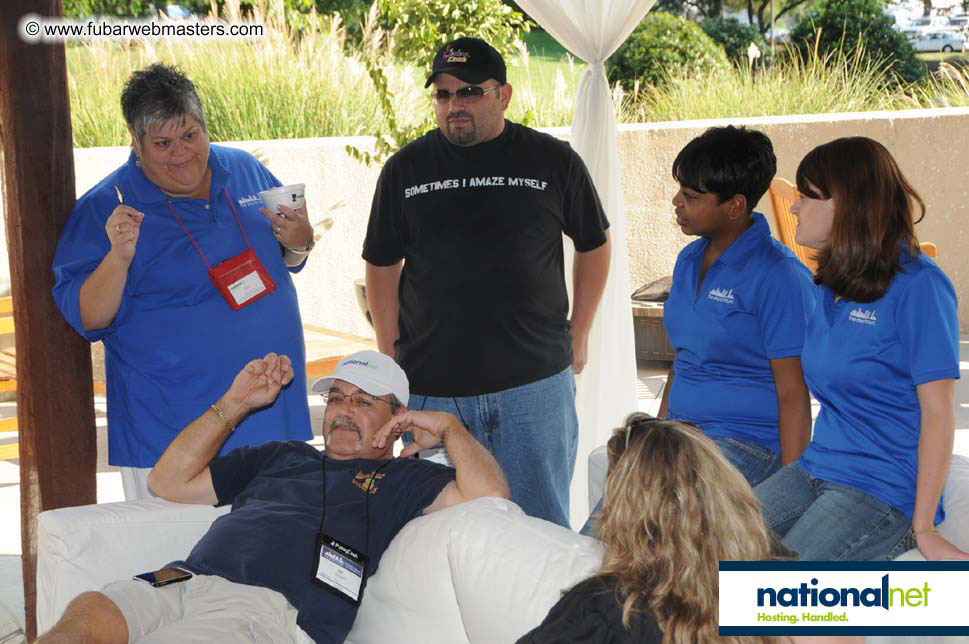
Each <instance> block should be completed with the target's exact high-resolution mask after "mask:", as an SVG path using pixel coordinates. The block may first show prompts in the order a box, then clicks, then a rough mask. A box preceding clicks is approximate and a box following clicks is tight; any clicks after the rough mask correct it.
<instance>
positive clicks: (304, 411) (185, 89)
mask: <svg viewBox="0 0 969 644" xmlns="http://www.w3.org/2000/svg"><path fill="white" fill-rule="evenodd" d="M121 106H122V111H123V113H124V118H125V121H126V123H127V126H128V130H129V132H130V133H131V148H132V151H131V154H130V156H129V158H128V161H127V162H126V163H125V164H124V165H122V166H121V167H120V168H118V169H116V170H115V171H114V172H112V173H111V174H109V175H108V176H107V177H105V178H104V179H103V180H102V181H101V182H100V183H99V184H98V185H96V186H95V187H94V188H92V189H91V190H89V191H88V192H87V193H86V194H84V195H83V196H82V197H81V198H80V199H78V201H77V203H76V204H75V206H74V210H73V211H72V212H71V216H70V218H69V220H68V222H67V226H66V227H65V229H64V232H63V234H62V235H61V239H60V242H59V244H58V247H57V254H56V256H55V259H54V277H55V280H56V282H55V285H54V291H53V292H54V299H55V300H56V302H57V306H58V308H59V309H60V310H61V312H62V313H63V315H64V317H65V318H66V319H67V321H68V322H69V323H70V324H71V325H72V326H73V327H74V328H75V329H76V330H77V332H78V333H80V334H81V335H82V336H83V337H84V338H85V339H87V340H89V341H91V342H95V341H97V340H103V342H104V347H105V370H106V375H107V389H108V391H107V396H108V426H109V430H108V447H109V462H110V463H111V464H113V465H120V466H122V479H123V482H124V487H125V495H126V497H128V498H137V497H142V496H146V495H147V493H148V491H147V487H146V479H147V471H148V468H150V467H152V466H153V465H154V464H155V461H157V460H158V457H159V456H161V454H162V452H163V451H164V450H165V448H166V447H167V446H168V444H169V442H171V440H172V439H173V438H174V437H175V435H176V434H177V433H178V431H179V429H180V428H181V427H183V426H185V425H187V424H189V423H190V422H191V421H192V420H194V419H195V418H197V417H199V416H200V415H201V414H203V413H206V412H208V413H219V415H220V416H221V415H222V414H221V411H220V410H218V409H216V408H212V407H211V405H212V403H213V402H214V401H215V400H217V399H218V397H219V396H220V395H221V393H222V392H223V391H225V389H226V388H227V387H228V385H229V383H231V382H232V378H233V376H234V374H235V373H236V372H238V370H239V367H240V365H241V364H242V363H240V358H239V356H242V355H244V356H249V355H254V354H258V355H263V354H266V353H269V352H276V353H279V354H286V355H289V356H290V358H291V359H292V362H293V370H294V372H295V373H296V378H295V379H294V381H293V383H292V384H291V385H290V386H288V387H287V388H286V390H285V391H283V393H282V394H281V395H280V398H279V400H278V401H277V402H276V403H275V404H274V405H272V406H271V407H269V408H266V409H263V410H260V411H258V412H257V413H255V414H253V415H252V416H250V417H249V418H247V419H246V420H245V421H244V422H243V423H242V424H241V425H240V426H239V427H238V428H237V431H236V432H235V433H234V434H233V436H232V437H231V438H230V439H229V440H228V441H227V442H226V445H225V447H224V450H231V449H233V448H235V447H238V446H240V445H249V444H259V443H262V442H265V441H267V440H272V439H308V438H310V437H311V436H312V432H311V431H310V426H309V408H308V406H307V399H306V370H305V352H304V348H303V335H302V322H301V321H300V315H299V306H298V302H297V299H296V288H295V286H294V285H293V282H292V279H291V278H290V276H289V273H290V271H292V272H295V271H298V270H300V269H301V268H302V266H303V263H304V262H305V260H306V256H307V254H308V252H309V250H310V248H311V247H312V245H313V229H312V227H311V226H310V223H309V220H308V219H307V216H306V209H305V206H304V207H303V208H301V209H299V210H291V209H288V208H284V209H283V210H282V213H281V214H280V213H271V212H270V211H268V210H266V209H264V208H261V206H262V202H261V200H260V199H259V197H258V196H257V195H258V193H259V192H260V191H262V190H266V189H269V188H272V187H275V186H279V185H281V184H280V182H279V180H278V179H276V177H274V176H273V175H272V173H270V172H269V170H267V169H266V167H265V166H263V165H262V164H261V163H259V162H258V161H257V160H256V159H255V158H254V157H253V156H252V155H251V154H249V153H247V152H243V151H242V150H237V149H233V148H227V147H222V146H215V145H209V135H208V130H207V129H206V125H205V115H204V114H203V112H202V105H201V102H200V101H199V97H198V95H197V93H196V91H195V86H194V85H193V84H192V81H190V80H189V79H188V78H187V77H186V76H185V75H184V74H182V73H181V72H180V71H178V70H177V69H175V68H173V67H169V66H166V65H160V64H156V65H151V66H150V67H148V68H146V69H143V70H140V71H137V72H135V73H133V74H132V75H131V78H129V79H128V82H127V84H126V85H125V88H124V91H123V93H122V96H121ZM243 362H245V360H243Z"/></svg>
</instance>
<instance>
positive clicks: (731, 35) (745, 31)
mask: <svg viewBox="0 0 969 644" xmlns="http://www.w3.org/2000/svg"><path fill="white" fill-rule="evenodd" d="M700 27H701V28H702V29H703V31H705V32H706V34H707V35H708V36H710V37H711V38H713V39H714V40H716V41H717V42H718V43H720V45H721V46H722V47H723V49H724V51H726V52H727V58H729V59H730V60H731V61H732V62H733V63H734V64H738V63H739V64H742V65H747V48H748V47H749V46H750V44H751V43H753V44H755V45H757V49H759V50H760V51H761V54H762V55H766V53H767V52H769V49H768V48H767V43H766V42H764V37H763V36H761V35H760V32H759V31H757V28H756V27H753V26H752V25H748V24H745V23H742V22H740V21H739V20H737V19H736V18H720V17H716V18H706V19H704V20H703V22H701V23H700Z"/></svg>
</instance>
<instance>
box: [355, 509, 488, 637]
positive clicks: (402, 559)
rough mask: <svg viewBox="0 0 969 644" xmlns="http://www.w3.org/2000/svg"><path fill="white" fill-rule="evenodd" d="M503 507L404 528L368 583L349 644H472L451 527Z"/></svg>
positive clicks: (438, 516)
mask: <svg viewBox="0 0 969 644" xmlns="http://www.w3.org/2000/svg"><path fill="white" fill-rule="evenodd" d="M501 503H503V501H501V500H500V499H487V498H486V499H478V500H477V501H472V502H471V503H462V504H460V505H456V506H454V507H451V508H447V509H446V510H441V511H439V512H435V513H433V514H429V515H427V516H423V517H418V518H416V519H413V520H411V522H410V523H408V524H407V525H406V526H404V529H403V530H401V531H400V532H399V533H398V534H397V536H396V537H394V540H393V541H391V542H390V546H389V547H388V548H387V550H386V552H384V554H383V556H382V557H381V559H380V567H379V568H378V569H377V573H376V574H375V575H374V576H373V577H371V578H370V579H369V580H368V581H367V587H366V589H365V590H364V593H363V601H362V602H361V604H360V610H359V611H357V619H356V621H355V622H354V623H353V629H352V630H351V631H350V634H349V635H348V636H347V640H346V641H347V644H387V643H388V642H400V643H402V644H406V643H407V642H426V643H427V644H435V643H441V644H443V643H445V642H448V643H451V642H453V643H455V644H469V642H468V639H467V638H466V637H465V636H464V626H463V625H462V623H461V611H460V610H459V609H458V604H457V600H456V599H455V597H454V587H453V586H452V585H451V571H450V568H449V567H448V561H447V544H448V540H449V539H450V534H451V526H453V525H454V524H455V523H456V522H457V521H460V520H461V518H462V517H463V516H464V515H465V514H467V513H468V512H473V511H474V510H475V509H476V508H480V507H487V506H489V505H491V504H501Z"/></svg>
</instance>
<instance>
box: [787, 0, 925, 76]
mask: <svg viewBox="0 0 969 644" xmlns="http://www.w3.org/2000/svg"><path fill="white" fill-rule="evenodd" d="M791 41H792V42H793V43H794V44H795V45H796V46H797V48H798V50H799V51H800V52H801V54H802V56H805V57H807V56H808V55H809V54H810V52H811V51H812V50H814V49H815V48H817V52H818V54H819V55H821V56H824V55H826V54H827V53H828V52H831V51H836V50H840V51H841V52H842V53H844V54H845V55H848V56H864V57H867V58H870V59H872V60H874V61H878V62H879V63H883V64H884V65H885V66H886V69H887V71H888V72H889V74H890V76H891V77H893V78H894V79H895V80H899V81H903V82H913V81H916V80H920V79H922V78H924V77H925V74H926V69H925V65H924V64H923V63H922V61H920V60H919V59H918V57H916V55H915V50H914V49H912V45H911V43H909V41H908V40H907V39H906V38H905V36H904V35H903V34H902V33H901V32H899V31H896V30H895V29H893V28H892V19H891V17H889V16H886V15H885V14H884V13H882V6H881V3H880V2H879V0H818V3H817V5H815V8H814V10H813V11H812V12H811V13H809V14H808V15H806V16H805V17H804V18H802V19H801V22H799V23H798V24H797V26H795V27H794V29H793V30H792V31H791Z"/></svg>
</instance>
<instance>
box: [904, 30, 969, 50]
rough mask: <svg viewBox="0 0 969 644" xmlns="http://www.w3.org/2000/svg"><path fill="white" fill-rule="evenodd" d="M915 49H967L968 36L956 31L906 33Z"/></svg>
mask: <svg viewBox="0 0 969 644" xmlns="http://www.w3.org/2000/svg"><path fill="white" fill-rule="evenodd" d="M906 36H907V37H908V39H909V42H911V43H912V48H913V49H914V50H915V51H946V52H948V51H965V50H966V37H965V36H963V35H962V34H960V33H957V32H954V31H930V32H926V33H921V34H919V33H912V32H909V33H907V34H906Z"/></svg>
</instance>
